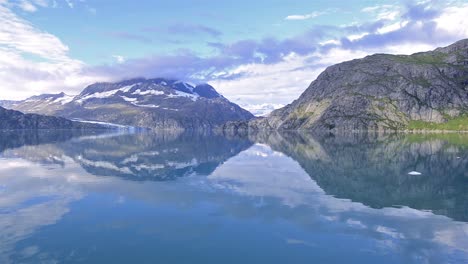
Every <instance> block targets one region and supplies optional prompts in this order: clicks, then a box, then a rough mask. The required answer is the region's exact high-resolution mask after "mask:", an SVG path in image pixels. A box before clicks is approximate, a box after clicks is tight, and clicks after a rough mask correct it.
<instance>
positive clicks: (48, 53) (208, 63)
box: [0, 0, 468, 113]
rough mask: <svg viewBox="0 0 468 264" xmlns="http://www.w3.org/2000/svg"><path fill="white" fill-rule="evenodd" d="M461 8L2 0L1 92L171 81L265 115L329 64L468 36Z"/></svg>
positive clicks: (359, 1) (4, 95)
mask: <svg viewBox="0 0 468 264" xmlns="http://www.w3.org/2000/svg"><path fill="white" fill-rule="evenodd" d="M467 15H468V0H465V1H457V0H454V1H450V0H447V1H424V0H421V1H383V0H380V1H370V0H351V1H346V2H345V1H310V0H309V1H303V0H297V1H291V0H289V1H286V0H270V1H246V0H238V1H229V2H228V1H211V0H192V1H181V0H171V1H146V0H142V1H112V0H106V1H104V0H100V1H93V0H0V69H2V71H0V81H1V82H2V83H3V86H2V88H0V92H1V94H0V99H22V98H25V97H28V96H31V95H34V94H38V93H44V92H51V93H52V92H60V91H65V92H66V93H69V94H76V93H78V92H79V91H80V90H82V89H83V88H84V87H85V86H86V85H88V84H90V83H92V82H95V81H116V80H120V79H124V78H132V77H167V78H177V79H182V80H185V81H191V82H195V83H198V82H208V83H210V84H212V85H213V86H215V88H216V89H217V90H219V91H220V92H221V93H223V94H224V95H225V96H226V97H227V98H229V99H231V100H232V101H234V102H236V103H238V104H240V105H241V106H244V107H246V108H248V109H250V110H252V111H254V112H256V113H260V112H268V111H269V110H271V109H272V108H276V107H279V106H281V105H284V104H287V103H289V102H291V101H292V100H293V99H295V98H297V97H298V96H299V95H300V93H301V92H303V91H304V90H305V89H306V88H307V86H308V84H309V83H310V82H311V81H313V80H314V79H315V77H316V76H317V75H318V74H319V73H320V72H321V71H323V69H324V68H325V67H326V66H329V65H331V64H335V63H338V62H341V61H345V60H349V59H354V58H359V57H363V56H365V55H368V54H372V53H376V52H385V53H401V54H410V53H413V52H416V51H424V50H430V49H433V48H435V47H438V46H444V45H447V44H450V43H452V42H454V41H456V40H459V39H462V38H467V37H468V23H467V22H466V21H465V18H466V16H467Z"/></svg>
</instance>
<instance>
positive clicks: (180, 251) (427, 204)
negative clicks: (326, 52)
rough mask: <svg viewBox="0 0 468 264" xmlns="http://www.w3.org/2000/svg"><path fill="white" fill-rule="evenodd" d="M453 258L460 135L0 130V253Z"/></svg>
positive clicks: (110, 257) (467, 258)
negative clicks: (108, 132) (243, 134)
mask: <svg viewBox="0 0 468 264" xmlns="http://www.w3.org/2000/svg"><path fill="white" fill-rule="evenodd" d="M410 171H418V172H420V173H421V175H409V174H408V172H410ZM466 262H468V136H466V135H465V136H464V135H456V134H450V135H370V134H351V135H346V136H333V135H328V136H315V135H308V134H296V133H283V134H279V133H270V134H259V135H250V136H249V137H242V136H221V135H213V134H200V133H188V132H186V133H182V134H181V133H178V134H177V133H168V132H161V133H138V134H121V133H113V134H102V133H97V132H96V133H94V132H86V133H78V132H70V131H23V132H20V131H9V132H8V131H7V132H5V131H4V132H0V263H466Z"/></svg>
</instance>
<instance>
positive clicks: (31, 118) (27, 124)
mask: <svg viewBox="0 0 468 264" xmlns="http://www.w3.org/2000/svg"><path fill="white" fill-rule="evenodd" d="M72 128H90V129H91V128H103V127H102V126H99V125H94V124H83V123H79V122H73V121H71V120H68V119H65V118H62V117H54V116H44V115H37V114H23V113H21V112H19V111H14V110H7V109H5V108H3V107H0V129H72Z"/></svg>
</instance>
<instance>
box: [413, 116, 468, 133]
mask: <svg viewBox="0 0 468 264" xmlns="http://www.w3.org/2000/svg"><path fill="white" fill-rule="evenodd" d="M408 129H411V130H452V131H468V115H462V116H459V117H455V118H453V119H450V120H449V121H447V122H445V123H432V122H425V121H419V120H412V121H410V122H409V123H408Z"/></svg>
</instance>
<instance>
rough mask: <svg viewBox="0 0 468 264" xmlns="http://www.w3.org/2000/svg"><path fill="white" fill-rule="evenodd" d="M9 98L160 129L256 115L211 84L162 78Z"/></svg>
mask: <svg viewBox="0 0 468 264" xmlns="http://www.w3.org/2000/svg"><path fill="white" fill-rule="evenodd" d="M6 103H7V104H8V105H9V106H10V107H11V108H12V109H15V110H19V111H23V112H28V113H39V114H48V115H54V116H61V117H65V118H70V119H81V120H92V121H100V122H110V123H116V124H121V125H129V126H137V127H147V128H158V129H199V128H208V129H209V128H212V127H215V126H219V125H221V124H223V123H225V122H227V121H246V120H249V119H251V118H253V115H252V114H251V113H250V112H248V111H246V110H244V109H242V108H241V107H239V106H238V105H236V104H234V103H231V102H230V101H229V100H227V99H226V98H224V97H223V96H222V95H220V94H219V93H218V92H216V90H215V89H214V88H213V87H212V86H210V85H208V84H201V85H197V86H193V85H191V84H188V83H185V82H181V81H175V80H168V79H162V78H158V79H143V78H137V79H131V80H125V81H121V82H116V83H95V84H92V85H90V86H88V87H86V88H85V89H84V90H83V91H82V92H81V93H80V94H79V95H77V96H69V95H66V94H64V93H60V94H45V95H40V96H34V97H31V98H28V99H26V100H24V101H18V102H13V103H12V102H11V101H9V102H8V101H7V102H6ZM0 104H1V102H0Z"/></svg>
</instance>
